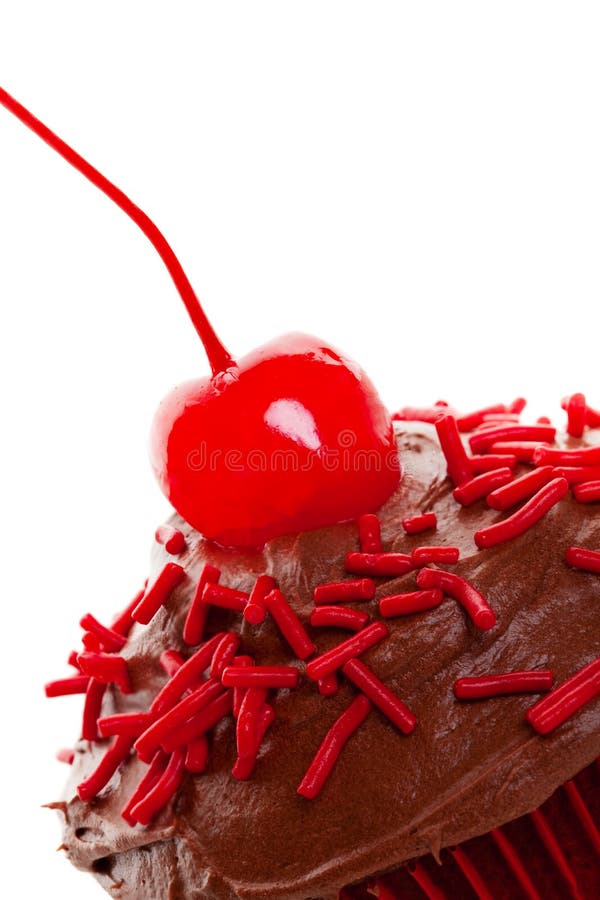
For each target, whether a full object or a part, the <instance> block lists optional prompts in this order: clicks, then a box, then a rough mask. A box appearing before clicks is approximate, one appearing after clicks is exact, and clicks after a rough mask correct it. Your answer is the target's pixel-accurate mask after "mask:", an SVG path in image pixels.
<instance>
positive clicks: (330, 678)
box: [317, 672, 340, 697]
mask: <svg viewBox="0 0 600 900" xmlns="http://www.w3.org/2000/svg"><path fill="white" fill-rule="evenodd" d="M317 687H318V689H319V693H320V694H321V695H322V696H323V697H333V695H334V694H337V692H338V691H339V689H340V683H339V681H338V678H337V675H336V674H335V672H333V673H332V674H331V675H327V676H326V677H325V678H319V680H318V681H317Z"/></svg>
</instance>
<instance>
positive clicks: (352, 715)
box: [298, 694, 371, 800]
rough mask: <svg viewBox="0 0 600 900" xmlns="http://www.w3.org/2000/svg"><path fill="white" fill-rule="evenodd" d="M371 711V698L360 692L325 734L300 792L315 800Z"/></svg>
mask: <svg viewBox="0 0 600 900" xmlns="http://www.w3.org/2000/svg"><path fill="white" fill-rule="evenodd" d="M370 711H371V704H370V702H369V700H368V699H367V698H366V697H365V696H364V695H363V694H359V696H358V697H356V698H355V699H354V700H353V701H352V703H351V704H350V706H349V707H348V708H347V709H346V710H345V712H343V713H342V715H341V716H340V717H339V718H338V719H336V721H335V722H334V723H333V725H332V726H331V728H330V729H329V731H328V732H327V734H326V735H325V737H324V739H323V741H322V743H321V745H320V747H319V749H318V750H317V752H316V754H315V756H314V759H313V761H312V762H311V764H310V766H309V767H308V769H307V771H306V774H305V776H304V778H303V779H302V781H301V782H300V785H299V787H298V793H299V794H300V795H301V796H302V797H306V799H307V800H314V799H315V797H317V796H318V794H319V793H320V792H321V790H322V789H323V786H324V784H325V782H326V781H327V779H328V778H329V776H330V775H331V772H332V771H333V768H334V766H335V764H336V762H337V759H338V757H339V755H340V753H341V752H342V750H343V749H344V745H345V744H346V742H347V741H348V740H349V739H350V738H351V737H352V735H353V734H354V732H355V731H356V730H357V729H358V728H360V726H361V725H362V723H363V722H364V720H365V719H366V718H367V716H368V715H369V712H370Z"/></svg>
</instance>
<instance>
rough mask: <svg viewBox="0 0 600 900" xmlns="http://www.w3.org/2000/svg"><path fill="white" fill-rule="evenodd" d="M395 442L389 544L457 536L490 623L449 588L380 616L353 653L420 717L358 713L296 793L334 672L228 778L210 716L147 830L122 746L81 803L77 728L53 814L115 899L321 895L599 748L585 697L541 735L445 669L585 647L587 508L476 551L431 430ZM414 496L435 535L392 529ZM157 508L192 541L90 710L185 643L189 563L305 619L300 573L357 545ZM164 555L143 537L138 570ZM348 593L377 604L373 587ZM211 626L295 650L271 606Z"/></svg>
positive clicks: (289, 707) (495, 820) (562, 663)
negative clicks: (241, 538) (398, 465)
mask: <svg viewBox="0 0 600 900" xmlns="http://www.w3.org/2000/svg"><path fill="white" fill-rule="evenodd" d="M597 439H598V438H596V440H597ZM574 443H575V442H573V445H574ZM398 446H399V452H400V454H401V457H402V466H403V473H404V474H403V478H402V482H401V485H400V487H399V489H398V490H397V492H396V493H395V494H394V496H393V497H392V498H391V499H390V500H389V501H388V502H387V503H386V505H385V506H384V507H383V508H382V509H381V510H380V513H379V515H380V519H381V523H382V536H383V540H384V547H385V549H394V550H398V551H403V552H407V551H410V549H411V548H412V547H415V546H418V545H420V544H424V543H428V542H432V543H435V544H447V545H451V546H457V547H459V548H460V551H461V559H460V562H459V564H458V565H457V566H455V567H453V571H456V572H457V573H458V574H460V575H462V576H464V577H465V578H467V579H468V580H469V581H471V582H472V583H473V584H474V585H475V586H476V587H477V588H478V589H479V590H480V591H481V592H482V593H483V595H484V596H485V597H486V599H487V600H488V602H489V604H490V606H491V607H492V608H493V609H494V611H495V613H496V616H497V624H496V626H495V627H494V628H493V629H492V630H490V631H488V632H482V631H479V630H477V629H476V628H475V627H474V625H473V624H472V623H471V621H470V620H469V619H468V618H467V616H466V615H465V613H464V611H463V610H462V609H461V608H460V607H459V606H458V604H456V603H454V602H452V601H448V602H444V603H443V604H442V605H441V606H439V607H438V608H436V609H434V610H431V611H429V612H426V613H422V614H419V615H415V616H409V617H405V618H398V619H392V620H389V621H388V624H389V627H390V637H389V638H388V639H387V640H385V641H383V642H382V643H381V644H380V645H379V646H377V647H376V648H374V649H372V650H370V651H369V652H368V653H367V654H365V656H364V660H365V662H367V663H368V665H369V666H370V667H371V668H372V669H373V670H374V672H375V673H376V674H377V675H378V677H379V678H381V679H382V680H383V681H384V682H385V683H386V685H387V686H388V687H389V688H390V689H391V690H393V691H394V692H395V693H396V694H397V695H398V696H399V697H400V698H401V699H402V700H403V701H404V702H405V703H407V705H408V706H409V707H410V709H412V710H413V712H414V713H415V714H416V716H417V718H418V724H417V727H416V729H415V731H414V733H413V734H412V735H410V736H408V737H406V736H404V735H402V734H400V733H399V732H398V731H397V730H396V729H395V728H394V727H393V726H392V725H391V724H390V723H389V722H388V721H387V720H386V719H385V718H384V717H383V716H382V715H380V713H379V712H378V711H377V710H375V709H374V710H372V711H371V713H370V714H369V716H368V718H367V719H366V721H365V722H364V723H363V725H362V726H361V727H360V729H359V730H358V731H357V733H356V734H355V735H354V736H353V737H352V738H351V740H350V741H349V743H348V744H347V746H346V748H345V749H344V751H343V752H342V754H341V756H340V758H339V760H338V762H337V764H336V766H335V769H334V771H333V773H332V775H331V777H330V779H329V780H328V782H327V783H326V785H325V787H324V789H323V791H322V793H321V794H320V795H319V796H318V797H317V799H316V800H314V801H307V800H305V799H304V798H302V797H300V796H298V795H297V793H296V788H297V786H298V784H299V783H300V781H301V779H302V777H303V775H304V773H305V771H306V769H307V767H308V765H309V763H310V761H311V759H312V758H313V756H314V753H315V751H316V750H317V748H318V746H319V744H320V742H321V740H322V738H323V737H324V735H325V733H326V731H327V730H328V729H329V727H330V726H331V724H332V723H333V722H334V720H335V719H336V718H337V717H338V716H339V715H340V713H341V712H342V711H343V710H344V709H345V708H346V706H347V705H348V703H349V702H350V700H351V698H352V697H353V696H354V695H355V693H356V692H355V689H354V688H353V687H352V686H351V685H349V684H346V683H344V682H343V683H342V684H341V688H340V690H339V692H338V693H337V694H336V695H335V696H333V697H330V698H324V697H322V696H321V695H320V694H319V693H318V692H317V690H316V687H315V685H314V684H313V683H312V682H310V681H309V679H307V678H303V679H302V680H301V684H300V687H299V688H298V689H296V690H293V691H288V690H282V691H279V692H277V694H276V695H274V696H275V699H274V706H275V710H276V713H277V718H276V720H275V723H274V725H273V727H272V728H271V730H270V731H269V732H268V733H267V736H266V738H265V740H264V743H263V746H262V749H261V752H260V756H259V760H258V764H257V766H256V769H255V772H254V774H253V776H252V778H251V779H250V780H249V781H247V782H238V781H236V780H235V779H233V778H232V777H231V774H230V773H231V768H232V766H233V763H234V761H235V727H234V723H233V721H232V720H231V719H227V720H224V721H223V722H222V723H221V724H220V725H219V726H218V727H217V729H216V730H215V732H214V733H213V735H212V738H211V745H212V751H211V759H210V764H209V767H208V770H207V772H206V773H205V774H203V775H201V776H196V777H192V776H190V775H188V776H186V778H185V781H184V783H183V785H182V788H181V789H180V791H179V793H178V794H177V796H176V797H175V798H174V800H173V801H172V802H171V803H170V804H169V806H168V807H167V808H165V809H164V810H163V811H162V812H161V813H160V814H159V815H158V817H157V818H156V820H155V821H154V822H153V823H152V824H151V825H150V826H149V827H146V828H143V827H141V826H137V827H136V828H130V827H129V826H128V825H127V824H126V823H125V822H124V821H123V819H122V818H121V816H120V811H121V809H122V808H123V806H124V805H125V803H126V801H127V799H128V798H129V796H130V795H131V793H132V792H133V789H134V787H135V786H136V784H137V782H138V781H139V779H140V778H141V776H142V774H143V773H144V771H145V766H144V765H143V764H142V763H141V762H140V761H139V760H138V759H137V757H132V758H131V759H130V761H129V762H128V763H127V764H126V765H124V766H122V767H121V769H120V771H119V772H118V773H117V774H116V775H115V776H114V778H113V779H112V781H111V783H110V784H109V786H108V787H107V788H106V789H105V790H104V791H103V792H102V793H101V794H100V795H99V796H98V797H97V798H96V799H95V800H94V801H92V802H91V803H84V802H82V801H80V800H79V798H78V797H77V793H76V785H77V784H78V783H79V782H80V781H81V780H82V779H83V778H84V777H85V776H87V775H88V774H89V772H90V771H91V770H92V769H93V768H94V766H95V765H96V764H97V762H98V759H99V758H100V756H101V755H102V753H104V751H105V746H106V744H105V743H104V742H101V743H100V744H97V745H88V744H84V743H81V742H80V744H79V745H78V746H77V748H76V759H75V762H74V765H73V771H72V775H71V778H70V781H69V785H68V787H67V793H66V798H65V800H64V801H62V802H60V803H58V804H53V805H54V806H57V807H58V808H59V809H60V810H61V812H62V813H63V814H64V819H65V836H64V845H65V848H66V851H67V854H68V856H69V858H70V859H71V861H72V862H73V863H74V864H75V865H76V866H78V867H80V868H82V869H87V870H89V871H91V872H93V873H94V875H95V876H96V877H97V878H98V880H99V881H100V883H101V884H102V885H103V886H104V887H105V888H106V889H107V890H108V891H109V892H110V894H111V895H112V896H113V897H115V898H123V900H124V898H136V900H166V898H169V900H176V898H185V900H196V898H198V900H199V898H204V900H234V898H244V900H268V898H286V900H307V898H326V900H329V898H335V897H337V895H338V891H339V889H340V888H341V887H342V886H343V885H345V884H350V883H353V882H357V881H360V880H361V879H363V878H364V877H366V876H368V875H370V874H374V873H381V872H385V871H388V870H391V869H394V868H396V867H397V866H398V865H400V864H401V863H403V862H405V861H407V860H410V859H412V858H414V857H418V856H421V855H423V854H426V853H429V852H432V853H434V854H438V853H439V851H440V849H441V848H443V847H446V846H449V845H453V844H457V843H460V842H461V841H463V840H466V839H467V838H469V837H472V836H475V835H478V834H483V833H485V832H487V831H489V830H490V829H492V828H494V827H496V826H498V825H500V824H502V823H505V822H507V821H509V820H511V819H513V818H515V817H517V816H520V815H522V814H524V813H526V812H528V811H531V810H532V809H534V808H535V807H537V806H538V805H539V804H541V803H542V802H543V801H544V800H545V799H546V798H547V797H548V796H549V795H550V794H551V793H552V792H553V791H554V790H555V789H556V788H557V787H558V785H560V784H561V783H562V782H564V781H565V780H566V779H568V778H570V777H572V776H573V775H575V774H576V773H577V772H578V771H579V770H580V769H582V768H583V767H584V766H585V765H587V764H588V763H590V762H591V761H592V760H593V759H594V758H596V757H597V756H598V755H600V698H596V700H594V701H593V702H591V703H589V704H587V705H586V706H585V707H584V708H583V709H582V710H580V711H579V712H578V713H577V714H576V715H574V716H573V717H572V718H571V719H569V720H568V721H567V722H566V723H565V724H563V725H562V726H561V727H560V728H558V729H557V730H556V731H555V732H553V733H552V734H551V735H549V736H547V737H543V738H542V737H540V736H538V735H537V734H535V733H534V731H533V730H532V729H531V727H530V726H529V725H528V724H527V722H526V720H525V718H524V713H525V710H526V709H527V708H528V707H529V706H531V705H532V703H533V701H534V700H535V699H536V698H535V697H533V698H532V697H531V696H509V697H501V698H497V699H490V700H482V701H478V702H469V703H467V702H459V701H457V700H456V699H455V698H454V695H453V692H452V686H453V684H454V681H455V680H456V679H457V678H459V677H461V676H466V675H477V674H483V673H488V672H502V671H510V670H513V669H520V668H523V669H531V668H550V669H552V670H553V671H554V674H555V680H556V683H559V682H560V681H562V680H563V679H565V678H566V677H568V676H569V675H571V674H572V673H573V672H575V671H576V670H577V669H579V668H581V667H582V666H583V665H585V664H586V663H588V662H590V661H591V660H592V659H593V658H594V657H596V656H598V655H599V654H600V577H599V576H596V575H592V574H588V573H584V572H578V571H574V570H573V569H571V568H569V567H568V566H567V565H566V563H565V561H564V553H565V550H566V548H567V547H568V546H569V545H571V544H576V545H578V546H584V547H589V548H592V549H599V548H600V516H599V515H598V512H597V509H598V507H597V506H596V507H594V506H593V505H590V506H584V505H582V504H577V503H576V502H575V501H574V500H573V499H572V498H571V496H570V495H569V496H567V497H566V498H565V499H564V500H562V501H561V502H560V503H559V504H558V505H557V506H555V507H554V508H553V509H552V510H551V511H550V512H549V513H548V514H547V515H546V516H545V517H544V518H543V520H542V521H540V522H539V523H538V524H537V525H536V526H534V528H533V529H531V530H530V531H529V532H527V533H526V534H524V535H522V536H521V537H518V538H515V539H513V540H512V541H510V542H508V543H506V544H503V545H499V546H497V547H495V548H493V549H491V550H485V551H479V550H477V548H476V546H475V543H474V541H473V534H474V532H475V531H476V530H477V529H478V528H480V527H482V526H484V525H486V524H490V523H491V522H493V521H495V520H496V519H497V518H498V514H497V513H495V512H493V511H492V510H489V509H487V508H486V507H484V505H483V503H478V504H476V505H475V506H474V507H472V508H469V509H461V508H460V507H458V506H457V504H456V503H455V501H454V500H453V498H452V494H451V486H450V483H449V481H448V480H447V479H446V478H445V462H444V459H443V457H442V455H441V453H440V450H439V447H438V444H437V441H436V439H435V432H434V431H433V429H431V428H430V427H428V426H426V425H423V424H421V423H412V424H407V423H402V430H401V431H400V432H399V433H398ZM428 510H433V511H435V513H436V515H437V519H438V528H437V531H436V532H435V534H433V533H428V534H426V535H420V536H414V537H408V536H407V535H405V534H404V532H403V530H402V528H401V520H402V519H403V518H405V517H406V516H410V515H413V514H415V513H417V512H423V511H428ZM171 522H172V524H174V525H176V526H177V527H178V528H180V529H181V530H182V531H184V533H185V534H186V538H187V545H188V550H187V551H186V553H185V555H184V556H183V557H182V559H181V560H180V561H181V562H182V565H184V566H185V568H186V571H187V572H188V578H187V580H186V581H185V582H184V583H183V584H182V585H181V586H180V587H179V588H178V589H177V590H176V591H175V592H174V594H173V595H172V597H171V599H170V601H169V603H168V604H167V606H166V607H165V608H162V609H161V610H160V612H159V613H158V614H157V615H156V616H155V618H154V620H153V621H152V622H151V624H150V625H149V626H147V627H145V628H139V629H137V630H136V631H135V632H134V633H133V634H132V636H131V638H130V640H129V642H128V644H127V646H126V648H125V650H124V651H123V655H124V656H125V657H126V658H127V660H128V663H129V669H130V673H131V677H132V681H133V686H134V690H135V693H134V694H132V695H129V696H123V695H121V694H119V692H118V691H115V692H108V693H107V699H106V700H105V709H104V712H105V713H108V712H110V711H112V710H115V711H127V710H133V709H136V710H137V709H146V708H147V707H148V704H149V703H150V701H151V699H152V697H153V696H154V695H155V693H156V692H157V690H158V689H159V688H160V687H161V686H162V684H163V683H164V681H165V675H164V673H163V672H162V670H161V668H160V666H159V663H158V658H159V656H160V653H161V652H162V651H163V650H164V649H166V648H169V647H172V648H175V649H178V650H181V651H182V652H184V653H189V648H185V646H184V645H183V643H182V637H181V635H182V628H183V622H184V619H185V615H186V612H187V609H188V605H189V602H190V599H191V596H192V593H193V590H194V587H195V585H196V583H197V580H198V576H199V573H200V570H201V568H202V566H203V565H204V563H205V562H210V563H212V564H214V565H216V566H218V567H219V568H220V569H221V570H222V578H221V581H222V583H223V584H226V585H229V586H231V587H234V588H239V589H241V590H246V591H249V590H250V589H251V588H252V585H253V583H254V580H255V579H256V577H257V575H260V574H262V573H263V572H268V573H269V574H271V575H273V577H275V578H276V579H277V580H278V582H279V584H280V587H281V589H282V590H283V592H284V593H285V595H286V596H287V598H288V600H289V601H290V603H291V604H292V605H293V607H294V608H295V610H296V611H297V613H298V614H299V616H300V618H301V619H302V620H303V621H304V622H305V623H306V622H307V620H308V618H309V615H310V611H311V609H312V608H313V601H312V592H313V588H314V587H315V585H316V584H318V583H320V582H325V581H332V580H339V579H343V578H345V577H347V575H346V573H345V571H344V557H345V555H346V553H347V552H348V551H350V550H356V549H358V539H357V530H356V526H355V525H354V524H343V525H337V526H335V527H331V528H324V529H319V530H317V531H312V532H305V533H302V534H299V535H296V536H291V537H284V538H279V539H277V540H274V541H272V542H271V543H270V544H268V545H267V546H266V547H265V548H264V550H263V551H262V552H257V553H254V554H251V553H233V552H227V551H224V550H221V549H218V548H216V547H214V546H211V545H209V544H207V543H206V542H205V541H204V540H203V539H202V538H200V536H199V535H198V534H197V533H195V532H193V531H192V530H191V529H190V528H189V527H188V526H187V525H185V523H183V522H182V521H181V520H180V519H179V518H178V517H173V519H172V520H171ZM167 558H168V557H167V555H166V554H165V552H164V550H163V548H162V547H160V546H158V545H157V546H155V548H154V551H153V566H152V568H153V573H156V572H157V571H158V570H159V569H160V567H162V565H163V564H164V562H165V561H166V560H167ZM178 561H179V560H178ZM414 589H415V579H414V574H410V575H407V576H404V577H402V578H398V579H379V580H378V589H377V597H380V596H384V595H385V594H390V593H396V592H401V591H406V590H414ZM357 608H359V609H366V610H368V611H369V612H371V613H372V614H373V616H374V618H375V619H377V618H379V614H378V611H377V604H376V601H372V602H371V603H365V604H358V605H357ZM222 627H227V628H231V629H234V630H237V631H239V632H240V634H241V636H242V643H243V647H244V652H247V653H251V654H253V655H255V657H256V661H257V663H259V664H262V665H269V664H283V665H289V664H290V663H291V662H295V661H293V660H292V657H291V651H290V650H289V648H288V647H287V644H286V643H285V642H284V641H283V640H282V639H281V637H280V635H279V633H278V631H277V630H276V628H275V627H274V625H273V624H272V622H271V621H269V620H268V619H267V621H266V622H265V623H264V624H263V625H261V626H259V627H256V626H250V625H248V623H246V622H245V621H244V620H243V619H242V617H241V616H239V615H233V614H232V615H230V614H228V613H225V612H221V611H217V610H215V611H214V612H212V613H211V618H210V633H212V632H214V631H217V630H219V629H221V628H222ZM311 633H312V634H313V635H314V636H315V640H316V643H317V646H318V649H319V651H320V652H322V651H323V650H326V649H329V647H331V646H333V645H334V644H336V643H338V642H339V640H340V638H341V637H343V636H345V635H343V636H342V635H341V633H340V632H339V631H333V630H331V629H320V630H317V629H313V630H312V632H311ZM300 667H301V668H302V665H300Z"/></svg>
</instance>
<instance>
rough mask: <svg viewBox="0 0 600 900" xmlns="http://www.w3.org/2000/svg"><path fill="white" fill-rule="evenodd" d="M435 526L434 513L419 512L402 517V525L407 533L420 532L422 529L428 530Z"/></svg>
mask: <svg viewBox="0 0 600 900" xmlns="http://www.w3.org/2000/svg"><path fill="white" fill-rule="evenodd" d="M436 526H437V518H436V515H435V513H432V512H428V513H420V514H419V515H415V516H409V518H407V519H402V527H403V528H404V530H405V532H406V533H407V534H421V533H422V532H423V531H429V530H430V529H433V528H435V527H436Z"/></svg>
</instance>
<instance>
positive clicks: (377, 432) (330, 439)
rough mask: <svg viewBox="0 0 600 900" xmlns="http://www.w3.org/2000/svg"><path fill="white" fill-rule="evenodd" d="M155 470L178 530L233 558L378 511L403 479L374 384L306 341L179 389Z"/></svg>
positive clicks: (278, 343)
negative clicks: (183, 524)
mask: <svg viewBox="0 0 600 900" xmlns="http://www.w3.org/2000/svg"><path fill="white" fill-rule="evenodd" d="M150 458H151V461H152V465H153V468H154V471H155V474H156V476H157V478H158V481H159V484H160V486H161V488H162V489H163V491H164V493H165V494H166V496H167V497H168V499H169V500H170V501H171V503H172V504H173V506H174V507H175V509H176V510H177V511H178V512H179V513H180V514H181V515H182V516H183V518H184V519H185V520H186V521H187V522H189V523H190V524H191V525H193V526H194V528H196V529H197V530H198V531H200V532H201V533H202V534H203V535H205V536H206V537H208V538H212V539H214V540H215V541H217V542H218V543H220V544H222V545H225V546H236V547H248V546H257V545H261V544H263V543H264V542H265V541H266V540H269V539H270V538H273V537H275V536H277V535H280V534H288V533H291V532H297V531H302V530H306V529H310V528H317V527H319V526H322V525H330V524H333V523H335V522H341V521H344V520H347V519H352V518H355V517H356V516H358V515H360V514H361V513H364V512H369V511H372V510H375V509H377V508H378V507H379V506H381V504H382V503H383V502H384V501H385V500H386V499H387V498H388V497H389V496H390V494H391V493H392V491H393V490H394V488H395V487H396V485H397V484H398V479H399V475H400V468H399V464H398V458H397V453H396V447H395V442H394V437H393V430H392V423H391V419H390V416H389V414H388V412H387V410H386V409H385V407H384V406H383V404H382V403H381V400H380V399H379V397H378V395H377V393H376V391H375V388H374V387H373V385H372V384H371V382H370V380H369V379H368V378H367V376H366V375H365V373H364V372H363V371H362V370H361V369H360V367H359V366H358V365H357V364H356V363H354V362H352V361H351V360H349V359H348V358H347V357H344V356H343V355H341V354H340V353H338V352H337V351H336V350H333V349H332V348H331V347H328V346H327V345H326V344H325V343H324V342H323V341H320V340H319V339H317V338H314V337H311V336H309V335H303V334H290V335H285V336H284V337H282V338H279V339H277V340H275V341H272V342H271V343H269V344H266V345H265V346H264V347H261V348H259V349H258V350H254V351H253V352H252V353H250V354H248V356H245V357H244V358H243V359H241V360H240V361H239V362H238V363H237V365H234V366H232V367H230V368H228V369H227V370H226V371H225V372H222V373H220V374H218V375H217V376H213V377H212V378H210V379H207V378H205V379H201V380H198V381H190V382H187V383H186V384H183V385H181V386H179V387H177V388H175V390H174V391H173V392H172V393H171V394H169V396H168V397H167V398H166V399H165V400H164V401H163V402H162V404H161V406H160V407H159V409H158V412H157V415H156V419H155V421H154V425H153V429H152V434H151V440H150Z"/></svg>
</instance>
